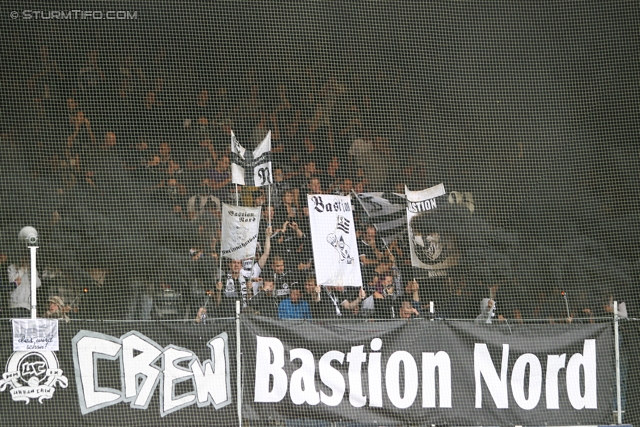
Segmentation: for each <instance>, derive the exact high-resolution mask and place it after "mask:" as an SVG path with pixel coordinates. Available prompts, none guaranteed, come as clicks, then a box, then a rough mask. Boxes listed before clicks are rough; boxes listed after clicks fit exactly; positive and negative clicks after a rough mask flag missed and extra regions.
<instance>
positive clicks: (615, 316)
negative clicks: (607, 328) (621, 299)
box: [613, 301, 622, 424]
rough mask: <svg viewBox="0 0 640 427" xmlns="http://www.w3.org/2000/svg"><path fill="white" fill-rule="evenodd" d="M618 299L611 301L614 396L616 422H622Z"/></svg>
mask: <svg viewBox="0 0 640 427" xmlns="http://www.w3.org/2000/svg"><path fill="white" fill-rule="evenodd" d="M618 320H619V317H618V301H614V302H613V321H614V323H613V328H614V329H613V330H614V332H615V341H616V396H617V405H618V406H617V412H618V424H622V407H621V406H622V396H620V334H619V331H618V327H619V325H618Z"/></svg>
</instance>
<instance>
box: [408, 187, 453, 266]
mask: <svg viewBox="0 0 640 427" xmlns="http://www.w3.org/2000/svg"><path fill="white" fill-rule="evenodd" d="M404 191H405V195H406V197H407V228H408V231H409V247H410V248H411V265H412V266H414V267H419V268H424V269H427V270H429V276H439V275H446V273H445V272H444V269H446V268H449V267H451V266H453V265H455V264H456V262H457V251H456V250H455V248H454V247H453V245H452V242H448V241H447V240H446V239H445V236H443V235H441V234H440V233H438V232H437V231H436V232H434V233H431V234H428V235H422V234H420V233H418V232H414V230H413V228H412V227H411V220H412V219H413V218H414V217H416V216H418V215H425V214H428V212H429V211H432V210H434V209H437V207H438V203H440V202H446V200H443V199H439V200H438V199H437V197H439V196H444V195H445V194H446V191H445V189H444V184H438V185H435V186H433V187H431V188H427V189H426V190H421V191H409V189H408V188H407V187H406V186H405V190H404Z"/></svg>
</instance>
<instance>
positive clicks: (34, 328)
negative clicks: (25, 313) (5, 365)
mask: <svg viewBox="0 0 640 427" xmlns="http://www.w3.org/2000/svg"><path fill="white" fill-rule="evenodd" d="M11 324H12V327H13V351H58V350H59V348H58V347H59V345H60V344H59V339H58V319H41V318H37V319H11Z"/></svg>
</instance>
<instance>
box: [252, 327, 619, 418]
mask: <svg viewBox="0 0 640 427" xmlns="http://www.w3.org/2000/svg"><path fill="white" fill-rule="evenodd" d="M242 322H243V329H242V331H243V332H242V334H243V335H242V340H241V343H242V348H243V386H244V388H243V415H244V417H246V418H249V419H262V420H266V419H271V420H274V419H275V420H278V419H280V420H282V419H295V418H306V419H310V418H315V419H324V420H353V421H358V422H362V423H375V424H404V423H411V424H419V425H424V424H435V425H523V424H524V425H567V424H568V423H570V424H573V425H577V424H606V423H609V422H611V413H612V404H613V402H614V390H613V389H614V384H615V382H614V381H615V369H614V360H615V359H614V356H613V355H614V340H613V334H612V326H611V324H562V325H558V324H555V325H551V324H544V325H507V324H504V323H503V324H493V325H482V326H479V325H474V324H472V323H462V322H440V321H428V320H418V321H415V320H412V321H410V322H407V321H390V322H360V323H354V322H353V321H345V322H343V321H331V322H324V323H322V322H316V323H314V322H308V321H277V320H271V319H265V318H261V317H255V318H251V317H244V318H243V321H242Z"/></svg>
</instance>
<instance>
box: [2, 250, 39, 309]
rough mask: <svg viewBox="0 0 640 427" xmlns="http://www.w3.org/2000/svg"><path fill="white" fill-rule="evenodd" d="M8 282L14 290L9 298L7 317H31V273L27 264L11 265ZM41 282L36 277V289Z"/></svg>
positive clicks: (25, 262) (24, 262)
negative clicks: (12, 285) (13, 286)
mask: <svg viewBox="0 0 640 427" xmlns="http://www.w3.org/2000/svg"><path fill="white" fill-rule="evenodd" d="M8 277H9V282H10V283H13V284H14V285H15V289H14V290H13V291H12V292H11V295H10V296H9V315H10V316H11V317H29V316H30V315H31V273H30V271H29V264H28V262H27V261H26V260H23V262H22V263H21V265H20V266H19V267H17V266H16V265H15V264H11V265H10V266H9V268H8ZM41 284H42V282H41V281H40V278H39V277H37V276H36V288H39V287H40V285H41Z"/></svg>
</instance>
